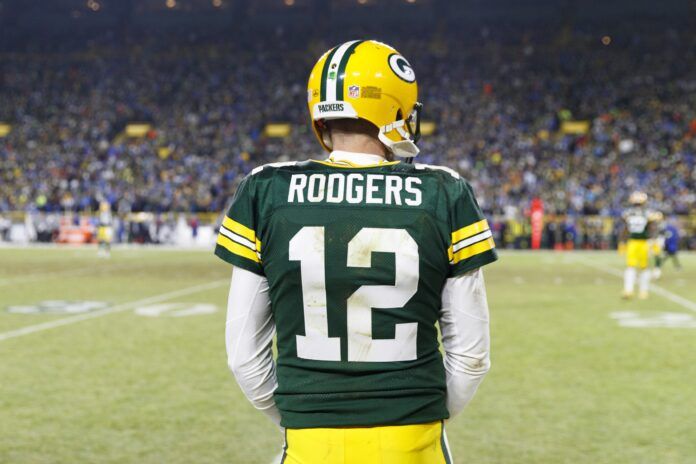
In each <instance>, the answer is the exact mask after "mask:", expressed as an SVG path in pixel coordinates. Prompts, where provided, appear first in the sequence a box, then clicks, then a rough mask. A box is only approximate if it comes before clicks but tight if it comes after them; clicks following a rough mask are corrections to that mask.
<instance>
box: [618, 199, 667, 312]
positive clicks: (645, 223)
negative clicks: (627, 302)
mask: <svg viewBox="0 0 696 464" xmlns="http://www.w3.org/2000/svg"><path fill="white" fill-rule="evenodd" d="M628 201H629V204H630V207H629V208H628V209H627V210H626V211H625V212H624V215H623V218H624V221H625V223H626V231H627V232H628V242H627V243H626V271H625V272H624V291H623V297H624V298H631V297H633V295H634V288H635V284H636V278H637V277H638V270H640V276H639V278H640V282H639V294H638V296H639V298H641V299H645V298H647V297H648V291H649V287H650V269H649V268H648V266H649V263H650V245H649V243H648V239H649V238H650V234H651V229H652V225H653V224H654V222H655V221H656V220H658V218H659V215H658V214H657V213H655V212H653V211H650V210H648V209H647V207H646V203H647V201H648V195H647V194H646V193H644V192H633V193H632V194H631V196H630V197H629V200H628Z"/></svg>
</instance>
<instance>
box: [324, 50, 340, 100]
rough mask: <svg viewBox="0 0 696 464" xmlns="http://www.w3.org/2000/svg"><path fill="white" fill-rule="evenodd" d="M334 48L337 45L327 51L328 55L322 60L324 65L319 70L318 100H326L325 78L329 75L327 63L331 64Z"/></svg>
mask: <svg viewBox="0 0 696 464" xmlns="http://www.w3.org/2000/svg"><path fill="white" fill-rule="evenodd" d="M336 50H338V47H334V48H333V50H331V51H330V52H329V55H328V56H327V57H326V61H324V67H323V68H322V70H321V89H320V94H319V100H320V101H326V79H327V77H328V75H329V65H330V64H331V59H332V58H333V56H334V54H335V53H336Z"/></svg>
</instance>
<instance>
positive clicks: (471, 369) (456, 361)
mask: <svg viewBox="0 0 696 464" xmlns="http://www.w3.org/2000/svg"><path fill="white" fill-rule="evenodd" d="M445 368H446V369H447V371H448V372H459V373H463V374H467V375H469V376H472V377H483V376H484V375H486V373H488V371H489V370H490V369H491V359H490V356H489V355H488V352H484V353H476V354H467V355H454V354H450V353H448V354H447V356H446V357H445Z"/></svg>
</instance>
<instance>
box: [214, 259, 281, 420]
mask: <svg viewBox="0 0 696 464" xmlns="http://www.w3.org/2000/svg"><path fill="white" fill-rule="evenodd" d="M274 336H275V324H274V321H273V314H272V313H271V300H270V298H269V295H268V280H266V278H265V277H262V276H259V275H257V274H254V273H253V272H249V271H247V270H245V269H242V268H239V267H234V269H233V271H232V283H231V285H230V295H229V298H228V302H227V324H226V329H225V344H226V346H227V363H228V365H229V367H230V369H231V370H232V373H233V374H234V377H235V379H236V380H237V383H238V384H239V386H240V388H241V389H242V391H243V392H244V395H245V396H246V397H247V399H248V400H249V401H250V402H251V404H253V405H254V407H256V408H257V409H259V410H261V411H263V412H264V413H265V414H266V415H267V416H268V417H269V418H270V419H271V420H272V421H273V422H274V423H275V424H276V425H278V426H280V412H279V411H278V408H277V407H276V405H275V402H274V401H273V392H274V391H275V389H276V388H277V387H278V381H277V378H276V369H275V363H274V361H273V337H274Z"/></svg>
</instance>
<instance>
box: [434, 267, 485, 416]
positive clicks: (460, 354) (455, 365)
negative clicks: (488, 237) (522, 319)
mask: <svg viewBox="0 0 696 464" xmlns="http://www.w3.org/2000/svg"><path fill="white" fill-rule="evenodd" d="M439 322H440V331H441V332H442V345H443V348H444V350H445V370H446V373H447V409H448V411H449V413H450V419H451V418H453V417H455V416H456V415H457V414H459V413H460V412H462V410H463V409H464V407H465V406H466V405H467V403H468V402H469V401H470V400H471V398H473V396H474V393H476V389H477V388H478V386H479V384H480V383H481V381H482V380H483V377H484V376H485V375H486V373H487V372H488V370H489V369H490V365H491V363H490V335H489V328H488V301H487V299H486V286H485V283H484V280H483V271H482V270H481V269H476V270H474V271H471V272H469V273H466V274H463V275H461V276H458V277H454V278H451V279H447V281H446V282H445V285H444V288H443V290H442V309H441V311H440V321H439Z"/></svg>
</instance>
